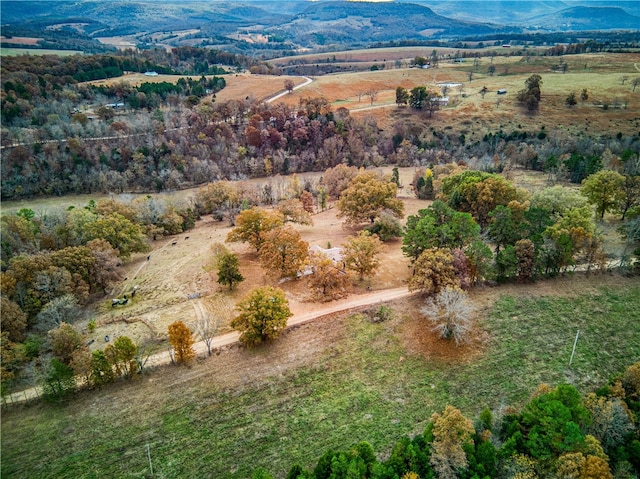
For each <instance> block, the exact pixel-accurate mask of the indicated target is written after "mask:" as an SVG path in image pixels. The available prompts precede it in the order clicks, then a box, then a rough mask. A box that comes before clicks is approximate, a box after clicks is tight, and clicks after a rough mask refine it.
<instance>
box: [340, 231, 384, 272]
mask: <svg viewBox="0 0 640 479" xmlns="http://www.w3.org/2000/svg"><path fill="white" fill-rule="evenodd" d="M381 251H382V241H380V240H379V239H378V237H377V236H376V235H372V234H371V233H369V232H368V231H361V232H360V233H358V236H350V237H348V238H347V240H346V241H345V243H344V247H343V258H344V262H345V264H346V266H347V269H350V270H351V271H355V272H356V273H358V277H359V279H360V281H362V280H363V279H364V277H365V276H373V275H375V273H376V270H377V269H378V266H380V258H379V257H378V256H379V254H380V253H381Z"/></svg>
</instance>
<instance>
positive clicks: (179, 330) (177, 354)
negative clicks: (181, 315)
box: [169, 321, 196, 364]
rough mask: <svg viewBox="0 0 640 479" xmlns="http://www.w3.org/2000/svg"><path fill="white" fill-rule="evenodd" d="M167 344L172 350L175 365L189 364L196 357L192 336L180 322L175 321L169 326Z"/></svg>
mask: <svg viewBox="0 0 640 479" xmlns="http://www.w3.org/2000/svg"><path fill="white" fill-rule="evenodd" d="M169 343H171V347H172V348H173V355H174V356H173V357H174V359H175V362H176V363H178V364H189V363H190V362H191V361H192V360H193V359H194V358H195V357H196V352H195V350H194V349H193V343H194V340H193V335H192V334H191V330H190V329H189V328H188V327H187V325H186V324H184V323H183V322H182V321H175V322H173V323H171V324H170V325H169Z"/></svg>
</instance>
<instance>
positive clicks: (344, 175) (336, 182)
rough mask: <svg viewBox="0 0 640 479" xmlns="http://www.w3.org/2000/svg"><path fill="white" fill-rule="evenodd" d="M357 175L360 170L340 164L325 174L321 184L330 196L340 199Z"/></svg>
mask: <svg viewBox="0 0 640 479" xmlns="http://www.w3.org/2000/svg"><path fill="white" fill-rule="evenodd" d="M357 175H358V169H357V168H356V167H355V166H347V165H345V164H343V163H340V164H339V165H336V166H334V167H333V168H329V169H328V170H327V171H325V172H324V174H323V175H322V182H321V183H322V185H323V186H324V187H325V190H326V193H327V194H328V195H329V196H331V197H332V198H339V197H340V195H341V194H342V192H343V191H344V190H346V189H347V188H348V187H349V183H351V180H353V179H354V178H355V177H356V176H357Z"/></svg>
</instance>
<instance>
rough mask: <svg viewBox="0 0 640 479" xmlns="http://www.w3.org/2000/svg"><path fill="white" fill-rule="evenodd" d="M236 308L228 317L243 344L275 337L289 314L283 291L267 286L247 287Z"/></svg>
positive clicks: (284, 325)
mask: <svg viewBox="0 0 640 479" xmlns="http://www.w3.org/2000/svg"><path fill="white" fill-rule="evenodd" d="M236 310H237V311H238V315H237V316H236V317H235V318H234V319H233V320H232V321H231V327H232V328H234V329H235V330H237V331H239V332H240V341H242V342H243V343H244V344H246V345H247V346H256V345H258V344H260V343H262V342H265V341H269V340H273V339H275V338H277V337H278V336H279V335H280V333H281V332H282V331H283V330H284V329H285V328H286V327H287V318H289V317H290V316H291V315H292V313H291V310H290V309H289V302H288V301H287V299H286V298H285V296H284V291H282V290H281V289H279V288H272V287H271V286H265V287H263V288H256V289H254V290H253V291H251V292H250V293H249V295H248V296H246V297H245V298H244V299H242V301H240V302H239V303H238V305H237V306H236Z"/></svg>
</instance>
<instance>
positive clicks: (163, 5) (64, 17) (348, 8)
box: [0, 0, 640, 49]
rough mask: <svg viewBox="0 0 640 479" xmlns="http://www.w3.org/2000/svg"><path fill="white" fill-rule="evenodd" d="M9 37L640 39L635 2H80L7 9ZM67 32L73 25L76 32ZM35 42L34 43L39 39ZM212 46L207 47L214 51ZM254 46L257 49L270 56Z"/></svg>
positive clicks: (284, 43)
mask: <svg viewBox="0 0 640 479" xmlns="http://www.w3.org/2000/svg"><path fill="white" fill-rule="evenodd" d="M0 9H1V12H0V13H1V19H2V23H3V32H5V31H7V30H9V31H11V32H12V34H14V35H16V33H15V32H17V31H18V32H19V31H22V32H30V33H32V34H34V36H35V33H37V32H38V31H39V30H40V31H44V30H45V29H47V28H48V29H51V27H52V26H53V25H58V27H57V28H60V25H62V28H66V29H67V30H69V29H70V28H73V29H75V30H76V31H77V32H78V34H82V35H85V36H87V37H88V38H98V37H112V36H124V35H127V36H134V37H137V38H142V37H143V36H144V35H147V38H146V40H145V41H147V42H149V41H151V42H154V41H157V40H156V39H151V37H150V36H149V35H151V34H153V33H158V32H163V33H165V34H167V33H171V32H177V31H181V32H184V31H188V30H193V32H191V33H189V34H181V35H172V36H170V35H165V36H166V37H167V38H165V39H164V40H162V41H163V42H168V43H167V44H169V45H181V44H190V45H199V44H202V45H205V44H206V45H214V44H216V43H227V42H232V41H236V42H237V41H240V40H242V41H246V40H245V39H244V38H245V37H243V35H244V36H246V35H251V34H260V35H264V36H265V37H264V38H266V40H265V39H263V40H261V41H263V42H275V43H278V44H280V45H281V48H284V49H287V48H288V49H297V48H314V47H321V46H327V45H335V44H339V45H342V46H348V45H366V44H369V43H372V42H389V41H412V40H420V39H421V40H424V39H441V38H445V39H449V40H450V39H452V38H453V39H455V38H461V37H468V36H480V35H491V34H493V33H521V32H532V31H533V32H550V31H554V32H555V31H560V32H567V31H586V30H635V31H638V30H639V29H640V2H639V1H637V0H636V1H629V0H619V1H614V0H603V1H599V2H597V3H596V2H594V1H591V0H584V1H579V0H540V1H535V0H531V1H530V0H521V1H506V0H469V1H467V0H430V1H429V2H426V1H423V0H415V1H414V2H413V3H408V2H375V3H374V2H356V1H335V2H322V1H320V2H309V1H305V2H301V1H284V2H283V1H275V0H274V1H269V0H262V1H253V2H252V1H250V0H249V1H246V2H235V1H210V2H203V1H190V0H168V1H167V0H147V1H144V0H137V1H122V0H102V1H96V0H87V1H84V0H80V1H67V0H59V1H30V0H2V1H1V2H0ZM64 24H73V26H70V25H67V26H66V27H65V26H64ZM34 32H35V33H34ZM207 42H208V43H207ZM257 43H258V42H256V41H253V43H252V45H253V46H252V48H265V49H266V48H267V47H269V45H267V46H264V45H263V46H260V45H258V44H257Z"/></svg>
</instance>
